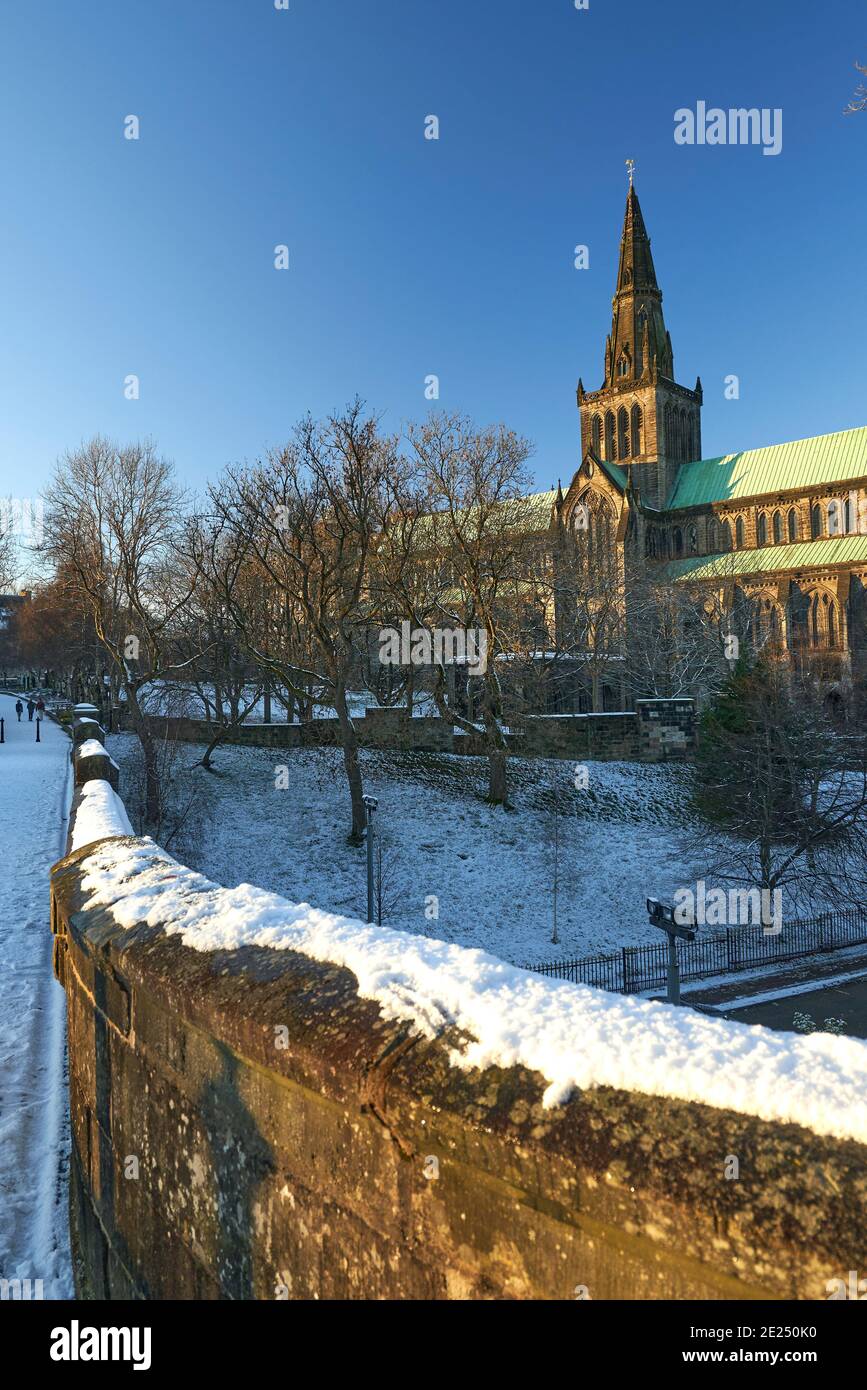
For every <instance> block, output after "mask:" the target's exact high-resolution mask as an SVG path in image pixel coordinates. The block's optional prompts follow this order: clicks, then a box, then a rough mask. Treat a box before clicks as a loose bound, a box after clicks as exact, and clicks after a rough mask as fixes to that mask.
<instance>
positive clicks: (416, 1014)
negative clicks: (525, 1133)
mask: <svg viewBox="0 0 867 1390" xmlns="http://www.w3.org/2000/svg"><path fill="white" fill-rule="evenodd" d="M83 888H84V890H85V892H86V893H87V894H89V897H88V905H89V906H104V907H106V908H107V909H108V910H109V911H110V912H111V914H112V916H113V917H114V919H115V921H116V922H118V923H119V925H121V926H124V927H131V926H134V925H136V924H137V923H139V922H147V923H148V924H149V925H152V926H159V927H162V928H163V929H164V930H165V931H166V932H168V933H169V934H172V935H179V936H180V937H181V939H182V940H183V942H184V945H186V946H188V947H191V948H192V949H194V950H198V951H215V950H232V949H236V948H238V947H241V946H259V947H268V948H271V949H272V950H293V951H299V952H301V953H302V954H304V955H306V956H308V957H310V958H312V959H314V960H318V961H328V962H334V963H335V964H338V965H342V966H345V967H347V968H348V969H349V970H351V971H352V972H353V974H354V975H355V976H356V978H357V980H358V989H359V993H360V995H361V996H362V997H363V998H367V999H373V1000H375V1001H376V1002H377V1004H378V1005H379V1007H380V1009H381V1011H382V1013H383V1015H384V1016H386V1017H388V1018H392V1019H398V1020H405V1021H408V1022H410V1023H411V1024H412V1026H413V1027H414V1028H415V1029H417V1030H418V1031H419V1032H420V1033H422V1034H423V1035H424V1036H427V1037H431V1038H432V1037H435V1036H437V1034H439V1033H440V1032H442V1030H443V1029H445V1028H446V1027H448V1026H452V1025H453V1026H455V1027H457V1028H458V1029H460V1030H461V1031H462V1032H464V1033H465V1034H467V1035H469V1038H470V1041H469V1042H468V1043H467V1044H466V1046H465V1047H463V1048H462V1049H457V1048H456V1049H453V1050H452V1052H451V1061H452V1065H454V1066H458V1067H461V1068H474V1067H480V1068H484V1067H489V1066H499V1067H507V1066H513V1065H522V1066H525V1067H527V1068H529V1069H530V1070H532V1071H535V1072H538V1073H540V1074H541V1075H542V1076H543V1077H544V1078H545V1080H546V1082H547V1086H546V1089H545V1093H544V1103H545V1104H546V1105H548V1106H551V1105H556V1104H558V1103H560V1102H562V1101H564V1100H566V1099H567V1098H568V1097H569V1095H570V1094H571V1093H572V1091H573V1090H575V1088H581V1089H588V1088H593V1087H598V1086H613V1087H617V1088H620V1089H624V1090H629V1091H638V1092H642V1093H644V1094H646V1095H653V1096H669V1097H673V1098H676V1099H680V1100H687V1101H697V1102H701V1103H703V1104H706V1105H711V1106H715V1107H717V1108H720V1109H727V1110H735V1111H739V1112H740V1113H742V1114H748V1115H757V1116H759V1117H760V1118H762V1119H765V1120H770V1121H777V1122H781V1123H794V1124H799V1125H803V1126H805V1127H808V1128H811V1129H813V1130H814V1131H815V1132H816V1133H817V1134H828V1135H833V1136H836V1137H838V1138H841V1139H846V1138H852V1139H856V1140H858V1141H860V1142H862V1143H863V1142H867V1044H865V1043H863V1042H861V1041H858V1040H856V1039H851V1038H841V1037H834V1036H831V1035H830V1034H825V1033H814V1034H812V1035H810V1036H809V1037H796V1036H795V1035H793V1034H791V1033H772V1032H771V1031H770V1030H768V1029H766V1028H760V1027H749V1026H747V1025H744V1024H738V1023H730V1022H723V1021H721V1020H718V1019H712V1018H708V1017H706V1016H704V1015H702V1014H697V1013H694V1012H692V1011H691V1010H688V1009H678V1008H674V1007H671V1006H669V1005H666V1004H654V1003H649V1002H646V1001H642V1000H638V999H633V998H623V997H622V996H620V995H614V994H608V993H605V992H604V991H602V990H596V989H590V988H589V987H587V986H585V985H573V984H569V983H567V982H565V981H560V980H549V979H544V978H542V977H540V976H537V975H532V974H530V973H529V972H528V971H524V970H519V969H516V968H515V967H514V966H510V965H507V964H506V963H505V962H504V961H502V960H498V959H497V958H496V957H495V956H492V955H489V954H488V953H487V952H484V951H479V950H466V949H464V948H462V947H459V946H454V945H449V944H447V943H446V942H443V941H435V940H432V941H424V940H421V939H420V938H419V937H418V936H411V935H408V934H406V933H403V932H395V931H389V930H388V929H386V928H381V927H372V926H367V925H364V924H362V923H361V922H358V921H353V920H351V919H349V918H346V917H341V916H338V915H337V914H335V913H331V912H324V911H322V910H321V909H319V908H315V907H310V906H309V905H308V904H306V903H301V904H296V903H290V902H287V901H285V900H284V899H282V898H280V897H278V896H276V895H275V894H273V893H267V892H265V891H264V890H263V889H261V888H254V887H250V886H249V885H248V884H244V885H242V886H241V887H239V888H234V889H226V888H221V887H218V886H217V885H216V884H213V883H210V882H208V880H207V879H206V878H204V877H203V876H202V875H201V874H197V873H194V872H193V871H192V870H190V869H188V868H186V867H183V866H181V865H179V864H177V863H176V862H175V861H174V860H172V859H171V858H170V856H168V855H166V853H165V851H163V850H160V849H159V848H158V847H157V846H156V845H154V844H153V842H152V841H139V842H137V843H132V844H130V843H129V842H123V841H119V840H118V841H114V842H108V843H107V844H105V845H103V846H101V847H100V848H98V849H97V850H95V851H94V853H93V855H92V856H91V857H90V858H89V859H88V861H87V868H86V873H85V876H84V880H83Z"/></svg>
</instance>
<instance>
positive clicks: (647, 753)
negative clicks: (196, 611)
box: [117, 699, 695, 762]
mask: <svg viewBox="0 0 867 1390" xmlns="http://www.w3.org/2000/svg"><path fill="white" fill-rule="evenodd" d="M153 722H154V727H155V728H156V729H157V730H158V731H159V732H160V733H161V734H166V735H168V736H170V737H171V738H173V739H179V740H181V741H182V742H192V743H209V742H210V740H211V738H212V737H213V733H214V727H213V725H211V724H209V723H208V721H207V720H206V719H191V718H186V717H180V718H177V717H173V718H166V717H163V716H155V717H154V721H153ZM117 723H118V724H119V725H120V724H122V723H123V719H122V717H121V716H118V718H117ZM354 723H355V729H356V733H357V735H358V741H359V743H360V745H361V746H362V747H363V748H381V749H390V750H393V751H399V752H419V753H461V754H480V753H483V752H484V747H483V740H482V738H481V736H480V737H479V738H476V737H474V736H473V735H472V734H470V735H467V734H466V733H465V732H464V731H463V730H461V729H457V728H454V727H453V726H452V725H451V724H448V723H447V722H446V721H444V720H442V719H439V718H437V717H435V716H430V715H424V716H418V717H415V718H412V719H411V718H409V717H408V716H407V714H406V712H405V710H403V709H400V708H390V709H375V708H369V709H367V710H366V711H365V712H364V713H363V714H361V715H358V716H357V717H356V718H355V720H354ZM339 739H340V731H339V724H338V721H337V720H336V719H328V718H324V719H311V720H309V721H307V722H305V723H303V724H286V723H276V724H261V723H257V722H250V723H249V724H241V725H239V726H238V727H237V728H233V729H229V730H227V732H226V737H225V742H227V743H240V744H251V745H263V746H265V747H269V748H270V747H273V748H308V747H315V746H319V745H323V744H325V745H328V744H335V743H338V742H339ZM506 741H507V743H508V745H509V747H510V749H511V751H512V752H513V753H515V754H518V755H520V756H525V757H542V758H579V759H580V758H589V759H591V760H596V761H600V762H606V761H613V760H620V759H625V760H635V761H638V762H663V761H666V760H673V759H679V758H688V757H690V756H691V755H692V753H693V752H694V751H695V706H694V703H693V701H692V700H691V699H677V700H640V701H638V702H637V705H636V708H635V709H634V710H619V711H613V712H611V713H606V714H554V715H527V716H523V717H522V718H521V719H520V721H519V722H518V723H516V725H515V726H514V727H513V728H511V729H509V731H508V732H507V734H506Z"/></svg>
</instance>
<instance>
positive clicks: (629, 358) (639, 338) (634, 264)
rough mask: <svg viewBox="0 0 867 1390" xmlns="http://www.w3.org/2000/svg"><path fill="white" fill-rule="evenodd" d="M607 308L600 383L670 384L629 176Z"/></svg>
mask: <svg viewBox="0 0 867 1390" xmlns="http://www.w3.org/2000/svg"><path fill="white" fill-rule="evenodd" d="M612 308H613V314H612V321H611V333H610V335H609V337H608V340H607V342H606V345H605V385H606V386H625V385H627V384H629V383H632V382H637V381H641V380H645V381H647V380H657V379H658V378H659V377H664V378H667V379H668V380H673V378H674V359H673V354H672V351H671V339H670V338H669V336H668V333H667V332H666V328H665V320H664V318H663V316H662V291H661V290H660V288H659V285H658V283H657V279H656V270H655V268H654V264H653V256H652V254H651V251H650V237H649V236H648V235H647V228H646V226H645V225H644V217H643V215H642V212H641V204H640V203H639V201H638V194H637V193H636V191H635V187H634V185H633V184H632V182H631V173H630V185H629V192H628V194H627V195H626V213H625V215H624V218H623V233H622V235H621V238H620V263H619V265H618V268H617V289H616V291H615V294H614V299H613V301H612Z"/></svg>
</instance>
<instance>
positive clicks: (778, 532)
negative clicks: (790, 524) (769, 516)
mask: <svg viewBox="0 0 867 1390" xmlns="http://www.w3.org/2000/svg"><path fill="white" fill-rule="evenodd" d="M782 544H783V516H782V512H774V545H782Z"/></svg>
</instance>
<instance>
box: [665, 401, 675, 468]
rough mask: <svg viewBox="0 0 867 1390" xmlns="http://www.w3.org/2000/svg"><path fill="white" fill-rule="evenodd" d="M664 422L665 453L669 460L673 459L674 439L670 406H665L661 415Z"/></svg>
mask: <svg viewBox="0 0 867 1390" xmlns="http://www.w3.org/2000/svg"><path fill="white" fill-rule="evenodd" d="M663 419H664V421H665V452H666V453H667V454H668V456H669V458H674V438H673V431H672V426H671V406H670V405H667V406H666V407H665V411H664V414H663Z"/></svg>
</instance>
